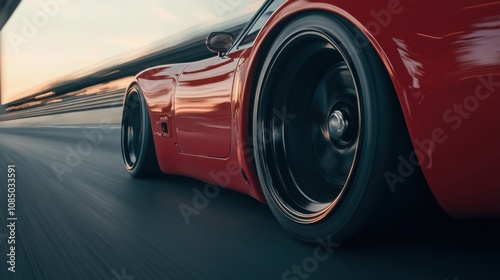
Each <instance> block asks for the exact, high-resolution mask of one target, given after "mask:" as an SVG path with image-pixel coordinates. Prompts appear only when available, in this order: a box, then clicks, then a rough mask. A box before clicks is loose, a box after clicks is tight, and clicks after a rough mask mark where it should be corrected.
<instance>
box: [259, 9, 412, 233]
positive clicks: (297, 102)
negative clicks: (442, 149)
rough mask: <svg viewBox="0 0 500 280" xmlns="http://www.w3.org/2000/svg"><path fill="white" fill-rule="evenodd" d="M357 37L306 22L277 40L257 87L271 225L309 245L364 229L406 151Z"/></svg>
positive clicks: (388, 96) (374, 58) (392, 102)
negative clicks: (389, 172)
mask: <svg viewBox="0 0 500 280" xmlns="http://www.w3.org/2000/svg"><path fill="white" fill-rule="evenodd" d="M357 38H359V36H358V35H357V33H356V31H355V29H354V28H353V27H352V26H350V25H349V24H348V23H346V22H344V21H343V20H340V19H336V18H334V17H331V16H328V15H322V14H309V15H305V16H303V17H301V18H298V19H296V20H294V21H292V22H291V23H289V24H288V25H287V26H286V27H285V28H284V29H283V31H282V32H281V33H280V34H279V35H278V37H277V39H276V40H275V41H274V43H273V44H272V46H271V48H270V51H269V53H268V57H267V58H266V60H265V61H264V64H263V68H262V69H263V70H262V72H261V74H260V77H259V80H258V85H257V91H256V95H255V100H254V104H255V107H254V114H253V135H254V154H255V157H256V167H257V173H258V176H259V180H260V183H261V186H262V188H263V192H264V195H265V197H266V199H267V202H268V204H269V206H270V208H271V210H272V212H273V213H274V215H275V216H276V218H277V219H278V221H279V222H280V223H281V224H282V225H283V226H284V227H285V228H286V229H287V230H288V231H290V232H291V233H292V234H293V235H295V236H297V237H299V238H301V239H303V240H306V241H316V240H317V238H328V239H329V240H331V241H333V242H343V241H345V240H346V239H348V238H351V237H352V236H353V235H354V234H355V233H357V232H358V231H359V229H360V228H361V227H363V226H365V225H366V224H368V221H369V220H370V217H372V215H373V213H374V212H375V210H378V209H380V208H383V207H384V205H383V204H384V198H385V197H387V196H390V195H391V192H390V188H389V186H388V185H387V183H386V181H385V179H384V176H383V174H384V172H385V171H387V170H390V168H392V167H393V166H394V164H396V160H397V157H398V155H399V154H400V153H403V152H405V151H407V150H408V149H409V148H411V145H410V143H409V141H408V137H407V136H406V128H405V124H404V122H403V121H402V120H403V116H402V114H401V111H400V108H399V104H398V101H397V99H396V94H395V92H394V89H393V88H392V85H391V82H390V79H389V78H388V75H387V72H386V70H385V68H384V66H383V64H382V62H381V61H380V59H379V57H378V55H377V53H376V52H375V50H374V49H373V48H372V47H371V46H364V47H363V48H361V47H360V46H359V41H358V40H357ZM283 116H285V117H283Z"/></svg>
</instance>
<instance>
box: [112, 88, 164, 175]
mask: <svg viewBox="0 0 500 280" xmlns="http://www.w3.org/2000/svg"><path fill="white" fill-rule="evenodd" d="M121 150H122V158H123V163H124V164H125V168H126V169H127V171H128V172H129V174H130V175H132V177H135V178H148V177H155V176H157V175H159V174H161V172H160V167H159V165H158V159H157V157H156V150H155V146H154V142H153V133H152V131H151V122H150V119H149V113H148V109H147V105H146V101H145V99H144V96H143V94H142V92H141V89H140V87H139V86H138V85H134V86H132V87H130V89H129V90H128V92H127V94H126V96H125V103H124V108H123V115H122V125H121Z"/></svg>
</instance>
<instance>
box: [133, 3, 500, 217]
mask: <svg viewBox="0 0 500 280" xmlns="http://www.w3.org/2000/svg"><path fill="white" fill-rule="evenodd" d="M308 12H324V13H329V14H331V15H332V16H337V17H341V18H343V19H345V20H346V21H347V22H349V23H350V24H352V25H354V26H355V27H357V28H358V29H359V31H360V32H361V33H360V34H363V35H364V36H365V37H366V38H368V42H365V41H364V40H360V43H361V44H363V43H366V44H371V45H373V46H374V47H375V49H376V50H377V52H378V53H379V55H380V57H381V59H382V60H383V61H384V63H385V65H386V68H387V71H388V73H389V74H390V76H391V79H392V81H393V84H394V88H395V89H396V92H397V94H398V98H399V100H400V103H401V107H402V109H403V113H404V116H405V120H406V123H407V125H408V130H409V132H410V136H411V138H412V141H413V144H414V147H415V150H416V153H417V156H418V160H419V161H420V163H421V167H422V169H423V172H424V175H425V177H426V179H427V182H428V184H429V186H430V187H431V190H432V191H433V193H434V195H435V197H436V198H437V200H438V202H439V203H440V204H441V206H442V207H443V208H444V209H445V210H446V211H447V212H448V213H450V214H452V215H454V216H458V217H463V216H488V215H496V216H498V215H500V203H499V202H500V191H499V190H498V183H496V182H497V177H498V176H496V169H497V167H498V163H497V160H498V159H499V158H500V149H497V148H496V143H497V142H498V140H499V139H500V132H499V131H498V130H497V129H496V128H498V127H500V118H496V117H495V113H496V110H497V109H498V108H500V48H499V47H498V46H500V2H495V1H486V0H481V1H476V0H469V1H448V2H446V3H444V2H443V3H441V2H436V1H434V2H432V3H431V2H424V1H410V0H407V1H403V0H401V1H398V0H376V1H370V2H368V3H363V5H360V4H359V2H357V1H347V0H342V1H340V0H339V1H326V0H290V1H287V2H286V3H285V4H284V5H283V6H282V7H281V8H280V9H279V10H278V11H277V12H275V14H274V15H273V16H272V17H271V18H270V20H269V21H268V23H267V24H266V26H265V27H264V28H263V29H262V31H261V32H260V33H259V35H258V37H257V39H256V41H255V43H254V44H253V47H250V48H248V49H245V50H239V51H236V52H231V53H230V54H229V57H228V58H223V59H221V58H217V57H214V58H212V59H208V60H205V61H202V62H197V63H193V64H191V65H184V64H183V65H172V66H161V67H157V68H152V69H149V70H147V71H145V72H143V73H141V74H139V75H138V76H137V82H138V83H139V85H140V86H141V88H142V89H143V91H144V94H145V97H146V100H147V103H148V106H149V109H150V115H151V124H152V127H153V133H154V135H155V137H154V139H155V146H156V150H157V155H158V159H159V162H160V166H161V169H162V170H163V171H164V172H166V173H172V174H180V175H186V176H190V177H194V178H198V179H201V180H204V181H209V182H213V183H217V184H219V185H222V186H228V187H230V188H232V189H234V190H236V191H240V192H242V193H245V194H249V195H252V196H253V197H255V198H257V199H259V200H260V201H262V202H264V199H263V196H262V193H261V190H260V186H259V184H258V180H257V177H256V174H255V171H254V167H253V158H252V154H251V149H249V145H248V143H249V142H251V141H249V137H250V135H249V126H250V125H251V122H250V120H251V116H250V112H251V108H250V107H251V102H250V100H251V97H252V89H253V85H254V84H253V83H254V77H256V76H257V75H258V73H259V71H260V68H259V67H260V64H261V62H262V60H263V58H264V57H265V54H266V51H267V47H268V46H269V44H270V43H271V42H272V40H273V39H274V38H275V36H276V34H277V33H278V32H279V31H280V30H281V28H282V27H283V26H284V25H286V24H287V22H289V21H290V20H291V19H293V18H294V17H297V16H300V15H301V14H302V13H308ZM360 38H362V37H361V36H360ZM233 69H234V74H233V73H232V72H231V71H233ZM184 75H185V76H184ZM231 88H232V90H231ZM176 89H177V90H178V91H176ZM380 94H384V93H380ZM174 100H175V101H174ZM165 116H169V117H171V118H172V121H171V122H172V126H173V128H172V129H173V130H172V131H173V135H172V137H171V138H165V137H163V136H162V133H161V126H160V125H159V124H160V123H161V117H165ZM402 158H405V159H408V160H409V161H410V162H411V161H415V158H414V157H412V156H411V155H402ZM388 171H389V172H393V173H396V174H398V171H397V170H388ZM242 172H244V173H245V174H246V177H247V178H248V182H247V181H246V180H245V179H244V177H243V175H242ZM399 175H400V176H401V179H403V180H404V175H405V174H399ZM388 187H389V186H388ZM396 187H397V186H396Z"/></svg>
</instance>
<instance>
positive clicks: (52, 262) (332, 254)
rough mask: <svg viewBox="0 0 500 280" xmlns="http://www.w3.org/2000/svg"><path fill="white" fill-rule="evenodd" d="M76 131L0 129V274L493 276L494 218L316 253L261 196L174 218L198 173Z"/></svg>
mask: <svg viewBox="0 0 500 280" xmlns="http://www.w3.org/2000/svg"><path fill="white" fill-rule="evenodd" d="M84 131H85V130H84V128H82V127H80V128H78V127H74V128H68V127H65V128H62V127H59V128H54V127H45V128H1V129H0V186H1V188H0V201H1V202H0V205H1V209H0V213H1V217H0V225H1V227H0V259H1V270H0V279H55V280H58V279H61V280H73V279H107V280H108V279H116V280H121V279H124V280H131V279H153V280H156V279H294V280H296V279H440V280H444V279H457V280H463V279H500V241H499V238H500V226H499V222H498V220H497V221H469V222H454V221H451V220H448V219H439V222H432V223H428V224H423V225H421V226H413V227H399V226H394V227H393V228H391V229H386V230H382V231H381V232H379V233H377V234H373V235H367V236H366V238H364V239H361V240H359V241H357V242H356V243H353V244H351V245H349V246H345V247H341V248H338V249H335V250H331V251H327V250H325V249H323V248H322V247H318V246H316V245H309V244H304V243H301V242H299V241H297V240H295V239H294V238H292V237H291V236H290V235H289V234H287V233H286V232H285V231H284V230H283V229H282V228H281V227H280V226H279V224H278V223H277V222H276V221H275V220H274V218H273V216H272V215H271V212H270V211H269V210H268V208H267V207H266V206H265V205H263V204H261V203H259V202H257V201H255V200H254V199H252V198H250V197H246V196H244V195H241V194H238V193H235V192H232V191H229V190H222V191H221V192H220V194H219V195H218V196H217V197H215V198H213V199H210V200H209V204H208V206H207V207H206V208H205V209H202V210H201V211H200V212H199V214H198V215H193V216H191V217H190V223H189V224H186V222H185V220H184V218H183V216H182V215H181V214H180V211H179V205H180V204H182V203H184V204H186V205H192V201H193V197H194V195H195V194H194V191H193V189H195V190H199V191H203V187H204V183H202V182H199V181H195V180H191V179H188V178H183V177H175V176H166V177H165V178H158V179H154V180H136V179H133V178H131V177H130V176H129V175H128V174H127V173H126V171H125V170H124V168H123V166H122V162H121V156H120V145H119V131H118V129H114V130H112V131H107V130H105V132H109V133H103V138H102V139H100V138H99V137H98V138H95V139H97V140H96V141H94V143H91V144H90V145H89V143H90V142H87V144H85V142H83V141H84V140H85V139H86V138H85V136H84V134H85V133H84ZM103 131H104V130H101V132H103ZM87 132H88V131H87ZM78 149H79V150H78ZM75 152H76V153H79V154H77V155H78V156H75ZM9 164H15V166H16V167H15V172H16V192H15V194H16V206H15V217H17V221H16V228H15V231H14V232H15V240H16V248H15V249H16V250H15V271H16V272H15V273H13V272H10V271H8V270H7V269H8V267H10V265H9V264H8V263H7V258H8V256H7V254H9V253H10V252H9V249H10V248H9V247H10V245H9V244H8V242H9V235H10V234H11V232H10V230H9V229H8V228H7V227H6V225H7V224H8V223H9V222H10V221H7V213H8V212H7V208H8V206H7V204H8V203H7V173H8V171H7V166H8V165H9ZM56 170H57V171H56ZM299 270H300V271H299ZM287 271H289V272H288V273H287ZM284 275H285V278H283V276H284Z"/></svg>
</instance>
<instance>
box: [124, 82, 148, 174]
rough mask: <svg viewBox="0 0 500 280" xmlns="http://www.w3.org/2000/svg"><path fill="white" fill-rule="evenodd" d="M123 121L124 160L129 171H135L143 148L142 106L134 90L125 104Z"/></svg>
mask: <svg viewBox="0 0 500 280" xmlns="http://www.w3.org/2000/svg"><path fill="white" fill-rule="evenodd" d="M124 110H125V111H124V114H126V115H125V116H124V117H123V121H122V147H123V149H122V150H123V158H124V161H125V166H126V167H127V169H133V168H134V167H135V166H136V164H137V161H138V158H139V153H140V151H141V147H142V141H141V140H142V133H143V131H142V130H143V129H142V115H143V112H142V106H141V101H140V96H139V93H138V92H137V91H136V90H132V91H131V92H130V93H129V94H128V96H127V100H126V102H125V108H124Z"/></svg>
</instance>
